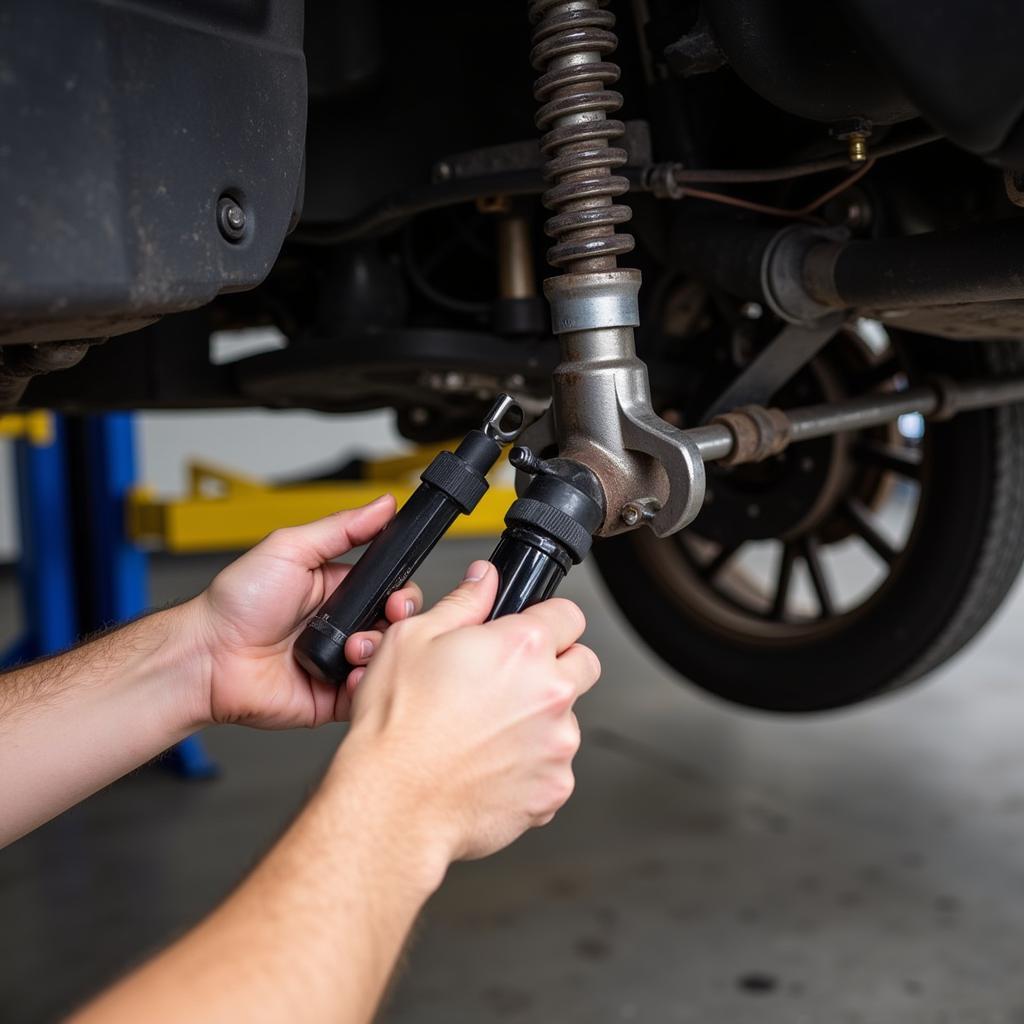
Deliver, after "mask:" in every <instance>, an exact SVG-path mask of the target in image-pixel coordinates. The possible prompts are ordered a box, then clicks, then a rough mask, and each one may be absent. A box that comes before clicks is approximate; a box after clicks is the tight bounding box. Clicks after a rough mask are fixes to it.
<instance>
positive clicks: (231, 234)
mask: <svg viewBox="0 0 1024 1024" xmlns="http://www.w3.org/2000/svg"><path fill="white" fill-rule="evenodd" d="M217 227H219V228H220V233H221V234H222V235H223V236H224V237H225V238H226V239H227V240H228V241H229V242H232V243H236V242H240V241H241V240H242V239H243V238H244V237H245V227H246V216H245V210H243V209H242V207H241V206H240V205H239V203H238V201H237V200H236V199H233V198H232V197H231V196H221V197H220V199H219V200H218V201H217Z"/></svg>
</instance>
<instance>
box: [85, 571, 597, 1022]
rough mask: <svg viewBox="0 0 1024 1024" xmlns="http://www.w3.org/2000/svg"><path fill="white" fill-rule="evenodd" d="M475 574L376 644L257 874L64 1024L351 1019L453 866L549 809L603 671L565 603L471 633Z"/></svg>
mask: <svg viewBox="0 0 1024 1024" xmlns="http://www.w3.org/2000/svg"><path fill="white" fill-rule="evenodd" d="M470 577H475V578H469V579H468V580H467V581H466V582H464V583H463V584H462V585H461V586H460V587H459V588H458V589H457V590H456V591H455V592H454V593H453V594H451V595H449V596H448V597H447V598H445V599H444V600H443V601H442V602H440V603H439V604H438V606H437V607H435V608H434V609H433V610H431V611H430V612H427V613H426V614H424V615H422V616H418V617H417V618H415V619H411V620H409V621H406V622H403V623H399V624H398V625H397V626H395V627H393V628H392V629H390V630H389V631H388V632H387V634H386V635H385V636H384V638H383V642H382V644H381V647H380V650H379V653H378V654H377V655H375V656H374V658H373V660H372V661H371V662H370V666H369V668H368V669H367V670H366V673H365V675H364V676H363V677H362V679H361V680H360V681H359V682H358V689H357V690H356V693H355V698H354V703H353V717H352V722H353V724H352V728H351V730H350V732H349V735H348V737H347V739H346V740H345V742H344V743H343V744H342V746H341V748H340V750H339V752H338V754H337V755H336V757H335V760H334V763H333V764H332V766H331V768H330V770H329V772H328V774H327V776H326V778H325V780H324V782H323V784H322V785H321V787H320V789H319V790H318V792H317V793H316V795H315V796H314V798H313V800H312V801H311V802H310V804H309V806H308V807H307V808H306V809H305V810H304V811H303V813H302V814H301V815H300V816H299V817H298V819H297V820H296V821H295V823H294V824H293V826H292V827H291V829H290V830H289V831H288V833H287V834H286V835H285V837H284V838H283V839H282V840H281V842H280V843H279V844H278V845H277V846H276V847H275V848H274V849H273V850H272V851H271V852H270V854H268V856H267V857H266V858H265V860H264V861H263V862H262V864H261V865H260V866H259V867H258V868H257V869H256V871H255V872H253V874H252V875H251V876H250V877H249V878H248V879H247V880H246V881H245V882H244V883H243V884H242V885H241V886H240V887H239V888H238V889H237V890H236V891H235V893H234V894H233V895H232V896H230V897H229V898H228V899H227V901H226V902H225V903H224V904H223V905H222V906H221V907H220V908H219V909H218V910H217V911H215V912H214V913H213V914H212V915H211V916H210V917H209V918H208V919H207V920H205V921H204V922H203V923H201V924H200V925H199V926H198V927H197V928H196V929H194V930H193V931H192V932H191V933H190V934H188V935H186V936H185V937H184V938H183V939H182V940H180V941H179V942H178V943H177V944H175V945H174V946H172V947H171V948H170V949H169V950H167V951H166V952H165V953H163V954H162V955H160V956H158V957H157V958H156V959H155V960H153V961H151V962H150V963H149V964H147V965H146V966H144V967H143V968H141V969H140V970H139V971H137V972H136V973H135V974H133V975H131V976H129V977H128V978H126V979H125V980H124V981H123V982H121V983H120V984H119V985H117V986H115V987H114V988H113V989H111V990H109V991H108V992H106V993H105V994H103V995H102V996H100V998H99V999H98V1000H96V1001H95V1002H94V1003H93V1004H92V1005H90V1006H89V1007H86V1008H85V1010H83V1011H82V1012H81V1014H80V1015H79V1016H78V1017H77V1018H75V1021H76V1024H122V1022H123V1024H128V1022H135V1021H138V1020H146V1021H147V1022H152V1024H160V1022H164V1021H166V1022H177V1021H180V1020H195V1021H199V1022H209V1024H214V1022H225V1024H227V1022H235V1021H239V1020H244V1021H247V1022H254V1024H259V1022H263V1021H265V1022H267V1024H270V1022H278V1021H282V1020H301V1021H303V1022H304V1024H319V1022H323V1024H327V1022H339V1021H341V1022H346V1024H363V1022H366V1021H368V1020H370V1018H371V1017H372V1015H373V1013H374V1011H375V1009H376V1006H377V1004H378V1002H379V1000H380V998H381V994H382V992H383V990H384V987H385V985H386V983H387V979H388V977H389V975H390V973H391V971H392V970H393V968H394V964H395V962H396V960H397V958H398V956H399V953H400V951H401V948H402V944H403V943H404V941H405V938H406V936H407V934H408V932H409V929H410V927H411V926H412V923H413V921H414V919H415V917H416V914H417V913H418V912H419V909H420V907H421V906H422V904H423V903H424V901H425V900H426V899H427V898H428V897H429V895H430V893H432V892H433V891H434V889H435V888H436V887H437V886H438V885H439V884H440V882H441V880H442V878H443V875H444V872H445V870H446V868H447V866H448V864H449V863H450V862H451V861H452V860H455V859H460V858H472V857H481V856H486V855H487V854H489V853H492V852H494V851H495V850H498V849H500V848H501V847H503V846H505V845H506V844H507V843H509V842H511V841H512V840H513V839H515V838H516V837H517V836H518V835H520V834H521V833H522V832H523V831H525V830H526V829H527V828H529V827H531V826H534V825H540V824H544V823H546V822H547V821H549V820H550V819H551V817H552V816H553V815H554V813H555V811H556V810H557V809H558V808H559V807H560V806H561V805H562V804H563V803H564V802H565V800H566V799H568V797H569V794H570V793H571V791H572V787H573V776H572V770H571V761H572V757H573V755H574V754H575V752H576V749H577V747H578V744H579V727H578V725H577V723H576V719H575V716H574V715H573V713H572V705H573V703H574V702H575V700H576V698H577V697H578V696H579V695H580V694H581V693H583V692H584V691H586V690H587V689H588V688H589V687H590V686H591V685H592V684H593V683H594V681H595V680H596V678H597V675H598V672H599V669H600V666H599V665H598V663H597V659H596V658H595V656H594V655H593V654H592V653H591V652H590V651H589V650H587V649H586V648H584V647H581V646H579V645H578V644H576V643H575V641H576V639H577V638H578V637H579V635H580V634H581V632H582V630H583V628H584V620H583V616H582V613H581V612H580V611H579V609H578V608H576V606H575V605H572V604H571V603H569V602H568V601H560V600H553V601H548V602H545V603H544V604H543V605H541V606H538V607H537V608H534V609H530V610H529V611H527V612H524V613H522V614H521V615H516V616H510V617H509V618H507V619H502V620H499V621H497V622H490V623H486V624H484V625H478V624H476V623H480V622H481V621H482V620H483V619H484V618H485V616H486V614H487V612H488V610H489V609H490V607H491V604H492V602H493V600H494V594H495V589H496V573H495V572H494V569H493V567H491V566H488V565H487V563H476V564H475V565H474V567H471V573H470Z"/></svg>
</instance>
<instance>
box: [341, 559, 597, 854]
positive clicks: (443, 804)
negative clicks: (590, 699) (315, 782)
mask: <svg viewBox="0 0 1024 1024" xmlns="http://www.w3.org/2000/svg"><path fill="white" fill-rule="evenodd" d="M497 582H498V581H497V572H496V570H495V568H494V566H493V565H491V564H490V563H489V562H482V561H481V562H474V563H473V564H472V565H471V566H470V568H469V571H468V572H467V574H466V579H465V580H464V581H463V582H462V583H461V584H460V585H459V586H458V587H457V588H456V589H455V590H454V591H453V592H452V593H451V594H449V595H448V596H447V597H445V598H443V599H442V600H441V601H439V602H438V603H437V604H436V605H435V606H434V607H433V608H432V609H431V610H430V611H428V612H425V613H424V614H422V615H418V616H416V617H415V618H410V619H407V620H405V621H402V622H398V623H395V624H394V625H393V626H392V627H391V628H390V629H389V630H388V631H387V632H386V633H385V634H384V638H383V641H382V643H381V646H380V649H379V651H377V652H376V654H375V655H374V657H373V660H372V661H371V662H370V665H369V668H368V669H366V671H365V674H363V675H362V676H361V678H356V679H355V680H353V681H350V684H349V685H350V686H352V685H353V683H355V684H356V685H355V687H354V693H353V700H352V728H351V730H350V733H349V736H348V737H347V739H346V740H345V742H344V743H343V744H342V747H341V750H340V751H339V755H338V761H339V762H345V763H346V766H345V769H344V771H345V772H356V773H358V772H360V771H361V770H363V769H368V770H369V771H372V772H373V773H374V776H375V789H376V791H377V792H379V793H383V792H385V791H387V792H390V793H398V794H402V795H403V799H404V800H405V804H406V807H407V812H408V815H409V824H410V828H411V827H412V825H413V824H414V823H415V824H417V825H420V826H422V827H420V828H419V829H418V832H419V834H421V835H426V836H429V837H430V841H431V842H432V843H436V844H437V847H436V849H435V852H437V853H438V855H439V857H440V858H441V859H442V860H443V861H444V864H443V867H442V868H441V870H442V871H443V868H444V867H447V865H448V864H449V863H450V862H451V861H453V860H459V859H470V858H476V857H484V856H487V855H488V854H491V853H494V852H495V851H497V850H500V849H501V848H502V847H503V846H506V845H508V844H509V843H510V842H512V840H514V839H516V838H517V837H518V836H519V835H521V834H522V833H523V832H525V831H526V830H527V829H528V828H531V827H533V826H537V825H544V824H546V823H547V822H549V821H550V820H551V819H552V818H553V817H554V815H555V812H556V811H557V810H558V809H559V808H560V807H561V806H562V805H563V804H564V803H565V801H566V800H568V798H569V796H570V794H571V793H572V790H573V786H574V778H573V773H572V759H573V756H574V755H575V753H576V751H577V749H578V747H579V742H580V730H579V724H578V723H577V721H576V716H575V715H574V714H573V710H572V708H573V704H574V703H575V702H576V699H577V698H578V697H579V696H580V695H581V694H583V693H585V692H586V691H587V690H589V689H590V687H591V686H593V685H594V683H595V682H596V681H597V679H598V676H599V675H600V672H601V665H600V662H599V661H598V659H597V656H596V655H595V654H594V652H593V651H591V650H590V649H589V648H588V647H584V646H583V645H582V644H579V643H577V642H576V641H577V640H578V639H579V637H580V636H581V635H582V633H583V630H584V628H585V626H586V620H585V619H584V617H583V613H582V612H581V611H580V609H579V608H578V607H577V606H576V605H575V604H573V603H572V602H571V601H566V600H563V599H560V598H552V599H550V600H547V601H544V602H542V603H541V604H538V605H535V606H533V607H532V608H529V609H527V610H526V611H524V612H521V613H519V614H518V615H509V616H506V617H504V618H500V619H497V620H496V621H494V622H486V623H485V622H484V620H485V619H486V617H487V614H488V612H489V611H490V609H491V607H492V605H493V602H494V598H495V594H496V591H497ZM481 623H483V624H481ZM360 761H362V764H360ZM371 765H372V767H371Z"/></svg>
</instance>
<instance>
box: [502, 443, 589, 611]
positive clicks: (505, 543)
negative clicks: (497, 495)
mask: <svg viewBox="0 0 1024 1024" xmlns="http://www.w3.org/2000/svg"><path fill="white" fill-rule="evenodd" d="M508 460H509V462H511V463H512V465H513V466H515V467H516V469H518V470H520V472H522V473H526V474H529V475H530V476H532V477H533V479H532V480H531V481H530V484H529V486H528V487H527V488H526V490H525V491H523V494H522V497H520V498H518V499H517V500H516V501H514V502H513V503H512V507H511V508H510V509H509V510H508V514H507V515H506V516H505V532H504V533H502V535H501V540H500V541H498V546H497V547H496V548H495V549H494V551H493V553H492V554H491V558H490V560H491V561H492V562H493V563H494V565H495V566H496V567H497V569H498V596H497V598H496V600H495V602H494V607H493V608H492V609H491V614H490V618H492V619H496V618H498V617H499V616H500V615H510V614H512V613H513V612H521V611H522V610H523V609H524V608H528V607H529V606H530V605H532V604H536V603H537V602H538V601H543V600H544V599H545V598H548V597H551V595H552V594H554V592H555V589H556V588H557V587H558V585H559V584H560V583H561V582H562V580H563V579H565V575H566V573H568V571H569V570H570V569H571V568H572V567H573V566H574V565H579V563H580V562H582V561H583V559H584V558H585V557H586V554H587V552H588V551H589V550H590V541H591V535H592V534H593V532H594V530H596V529H597V527H598V526H599V525H600V523H601V520H602V519H603V518H604V493H603V491H602V490H601V485H600V484H599V483H598V480H597V478H596V477H595V476H594V474H593V473H592V472H591V471H590V470H589V469H587V467H586V466H583V465H581V464H580V463H578V462H574V461H572V460H571V459H548V460H545V459H539V458H537V456H536V455H534V453H533V452H532V451H530V449H529V448H513V449H512V451H511V452H510V453H509V457H508Z"/></svg>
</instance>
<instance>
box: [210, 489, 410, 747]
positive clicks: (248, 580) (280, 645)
mask: <svg viewBox="0 0 1024 1024" xmlns="http://www.w3.org/2000/svg"><path fill="white" fill-rule="evenodd" d="M394 514H395V500H394V498H392V497H391V495H385V496H383V497H381V498H378V499H377V500H376V501H374V502H372V503H371V504H369V505H364V506H363V507H362V508H357V509H352V510H351V511H346V512H336V513H335V514H334V515H331V516H327V518H325V519H319V520H317V521H316V522H314V523H309V524H308V525H306V526H295V527H290V528H288V529H283V530H276V531H275V532H274V533H272V534H271V535H270V536H269V537H267V538H266V539H265V540H263V541H262V542H261V543H259V544H257V545H256V547H254V548H253V549H252V550H251V551H249V552H247V553H246V554H244V555H243V556H242V557H241V558H239V559H238V561H236V562H233V563H232V564H231V565H229V566H228V567H227V568H226V569H224V570H223V571H222V572H221V573H220V574H219V575H218V576H217V577H216V579H214V581H213V582H212V583H211V584H210V586H209V588H208V589H207V590H205V591H204V592H203V593H202V594H200V595H199V597H197V598H195V599H194V601H192V602H190V604H191V606H192V607H191V612H192V615H193V621H194V622H195V623H196V624H197V625H196V630H197V632H198V635H199V636H200V637H201V640H200V644H201V646H202V648H203V654H204V662H205V664H206V665H207V666H208V670H207V672H206V673H205V675H206V676H207V678H206V679H205V680H204V684H203V685H204V687H206V688H207V689H208V699H209V720H210V721H211V722H216V723H228V722H237V723H240V724H243V725H252V726H257V727H259V728H264V729H289V728H294V727H297V726H314V725H322V724H323V723H324V722H332V721H344V720H345V719H346V718H347V717H348V712H349V698H348V695H347V693H346V688H345V686H340V687H338V686H334V685H332V684H330V683H324V682H320V681H318V680H315V679H311V678H310V676H309V675H308V674H307V673H306V672H305V671H304V670H303V669H302V668H300V667H299V665H298V664H297V662H296V661H295V659H294V658H293V657H292V643H293V642H294V641H295V638H296V637H297V636H298V634H299V633H300V632H301V630H302V627H303V626H304V625H305V623H306V620H307V619H308V618H309V617H310V615H312V614H313V612H315V611H316V609H317V608H319V607H320V605H321V604H322V603H323V601H324V600H325V599H326V598H327V597H328V595H329V594H331V593H332V591H333V590H334V588H335V587H336V586H337V585H338V584H339V583H340V582H341V580H342V578H343V577H344V575H345V573H346V572H348V570H349V568H350V567H349V566H347V565H335V564H330V563H329V560H330V559H332V558H336V557H338V556H339V555H343V554H345V553H346V552H348V551H350V550H351V549H352V548H355V547H359V546H360V545H361V544H366V543H367V542H368V541H370V540H372V539H373V538H374V537H375V536H376V535H377V533H379V532H380V530H381V529H383V527H384V526H386V525H387V523H388V522H389V521H390V519H391V518H392V516H394ZM422 605H423V595H422V594H421V593H420V589H419V587H417V586H416V584H415V583H410V584H407V585H406V586H405V587H404V588H403V589H402V590H399V591H397V592H396V593H394V594H392V595H391V597H390V598H389V599H388V602H387V606H386V608H385V616H386V621H382V622H381V623H379V624H378V625H379V627H380V628H378V629H375V630H373V631H370V632H366V633H356V634H354V635H353V636H351V637H349V640H348V643H347V645H346V647H345V656H346V658H348V660H349V663H350V664H352V665H365V664H366V663H367V662H368V661H369V659H370V658H371V657H372V655H373V652H374V651H375V650H376V649H377V647H378V646H379V645H380V640H381V630H382V629H385V628H386V627H387V625H388V624H389V623H392V622H398V621H399V620H400V619H405V618H409V617H410V616H411V615H415V614H416V612H418V611H419V610H420V608H421V607H422ZM205 698H206V693H205V692H204V693H203V694H202V695H201V697H200V701H201V702H202V700H204V699H205ZM203 714H204V717H205V714H206V710H205V706H204V707H203Z"/></svg>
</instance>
